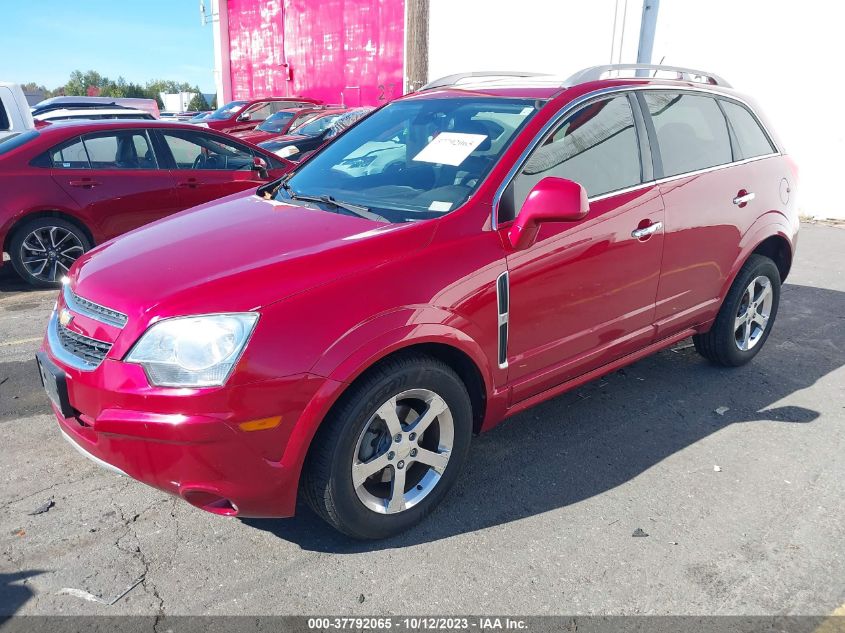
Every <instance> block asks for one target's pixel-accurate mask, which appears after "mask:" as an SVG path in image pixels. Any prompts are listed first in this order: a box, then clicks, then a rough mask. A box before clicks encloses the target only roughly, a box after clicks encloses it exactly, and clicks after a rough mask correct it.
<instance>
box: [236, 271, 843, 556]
mask: <svg viewBox="0 0 845 633" xmlns="http://www.w3.org/2000/svg"><path fill="white" fill-rule="evenodd" d="M843 315H845V293H843V292H838V291H834V290H827V289H822V288H813V287H808V286H796V285H789V284H787V285H785V286H784V289H783V293H782V300H781V307H780V311H779V314H778V321H777V323H776V325H775V328H774V330H773V332H772V335H771V336H770V338H769V340H768V341H767V344H766V346H765V348H764V349H763V350H762V351H761V352H760V354H759V355H758V356H757V357H756V358H755V360H754V361H753V362H751V363H750V364H748V365H746V366H744V367H740V368H736V369H726V368H720V367H715V366H713V365H711V364H709V363H708V362H706V361H705V360H704V359H703V358H701V357H700V356H699V355H698V354H697V353H696V352H695V350H694V349H692V348H691V347H686V348H684V349H677V348H676V349H673V350H665V351H663V352H661V353H659V354H657V355H654V356H651V357H649V358H646V359H643V360H641V361H639V362H638V363H635V364H634V365H631V366H629V367H627V368H625V369H623V370H620V371H618V372H615V373H613V374H610V375H609V376H606V377H604V378H601V379H598V380H596V381H593V382H592V383H590V384H588V385H585V386H584V387H582V388H580V389H578V390H576V391H573V392H569V393H567V394H564V395H562V396H560V397H558V398H555V399H553V400H550V401H548V402H545V403H543V404H541V405H539V406H537V407H535V408H533V409H531V410H528V411H526V412H524V413H522V414H520V415H517V416H514V417H513V418H511V419H510V420H508V421H506V422H505V423H503V424H502V425H500V426H499V427H497V428H496V429H494V430H493V431H491V432H490V433H487V434H484V435H482V436H480V437H477V438H474V440H473V444H472V447H471V451H470V457H469V460H468V464H467V467H466V468H465V470H464V472H463V474H462V475H461V478H460V480H459V483H458V484H457V485H456V486H455V489H454V490H453V491H452V492H451V493H450V494H449V495H448V496H447V498H446V499H445V500H444V502H443V503H442V504H441V505H440V507H438V508H437V509H435V510H434V512H433V513H432V515H431V516H430V517H429V518H428V519H426V520H425V521H424V522H423V523H422V524H420V525H419V526H417V527H416V528H414V529H412V530H410V531H409V532H407V533H405V534H402V535H399V536H397V537H394V538H391V539H387V540H384V541H378V542H357V541H353V540H351V539H349V538H347V537H345V536H343V535H340V534H338V533H337V532H335V531H334V530H333V529H331V528H330V527H328V526H327V525H326V524H325V523H323V522H322V521H321V520H320V519H319V518H317V517H316V515H315V514H314V513H313V512H311V511H310V509H308V508H307V507H306V506H305V505H304V504H302V503H300V507H299V508H297V516H296V517H295V518H293V519H278V520H268V519H263V520H255V519H251V520H250V519H245V520H244V523H245V524H247V525H250V526H252V527H254V528H256V529H260V530H267V531H270V532H272V533H273V534H275V535H276V536H278V537H279V538H282V539H285V540H288V541H292V542H294V543H296V544H298V545H299V546H301V547H302V548H303V549H306V550H314V551H320V552H332V553H355V552H363V551H370V550H378V549H391V548H397V547H403V546H406V545H413V544H419V543H425V542H430V541H436V540H439V539H442V538H447V537H449V536H452V535H455V534H461V533H466V532H471V531H475V530H479V529H483V528H487V527H490V526H494V525H499V524H502V523H507V522H510V521H516V520H519V519H522V518H524V517H527V516H532V515H536V514H541V513H544V512H547V511H549V510H553V509H558V508H563V507H566V506H568V505H570V504H574V503H576V502H578V501H581V500H584V499H588V498H590V497H593V496H595V495H600V494H602V493H603V492H606V491H608V490H611V489H613V488H615V487H616V486H619V485H621V484H623V483H625V482H626V481H628V480H630V479H632V478H633V477H636V476H637V475H639V474H640V473H642V472H643V471H645V470H647V469H649V468H650V467H652V466H654V465H655V464H657V463H658V462H660V461H662V460H664V459H666V458H667V457H668V456H670V455H672V454H673V453H675V452H677V451H680V450H682V449H684V448H686V447H687V446H690V445H692V444H695V443H696V442H698V441H699V440H701V439H703V438H705V437H707V436H708V435H710V434H711V433H715V432H717V431H719V430H721V429H723V428H725V427H727V426H729V425H732V424H741V423H743V422H749V421H757V420H770V421H772V423H773V424H777V423H796V424H801V423H808V422H812V421H813V420H815V419H816V418H817V417H818V416H819V413H818V412H817V411H814V410H812V409H805V408H802V407H798V406H774V407H773V406H772V405H775V404H776V403H778V402H780V401H781V400H783V399H784V398H785V397H787V396H789V395H790V394H792V393H794V392H796V391H799V390H801V389H805V388H807V387H809V386H811V385H813V384H814V383H815V382H816V381H818V380H819V379H820V378H822V377H824V376H826V375H827V374H829V373H830V372H832V371H834V370H836V369H837V368H839V367H841V366H842V365H843V364H845V327H843V326H845V323H844V322H843V320H842V319H843ZM687 343H688V342H687ZM679 347H680V346H679ZM720 407H728V409H729V410H728V411H722V409H721V408H720ZM717 409H719V411H722V414H719V413H717V412H716V410H717Z"/></svg>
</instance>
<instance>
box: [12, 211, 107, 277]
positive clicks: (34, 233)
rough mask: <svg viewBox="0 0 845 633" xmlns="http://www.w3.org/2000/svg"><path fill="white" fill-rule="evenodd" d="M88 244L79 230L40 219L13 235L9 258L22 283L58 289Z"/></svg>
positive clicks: (72, 225) (55, 221)
mask: <svg viewBox="0 0 845 633" xmlns="http://www.w3.org/2000/svg"><path fill="white" fill-rule="evenodd" d="M90 248H91V244H90V243H89V241H88V238H87V237H86V236H85V234H84V233H83V232H82V231H81V230H80V229H79V227H77V226H75V225H74V224H71V223H70V222H67V221H66V220H62V219H61V218H39V219H37V220H33V221H32V222H28V223H27V224H25V225H24V226H22V227H21V228H20V229H18V230H17V231H16V232H15V235H14V237H13V238H12V242H11V247H10V251H11V252H10V255H11V259H12V265H13V266H14V268H15V270H16V271H17V273H18V275H20V276H21V278H22V279H23V280H24V281H27V282H29V283H30V284H32V285H33V286H36V287H40V288H50V287H55V286H57V285H59V283H60V282H61V280H62V277H64V276H65V275H66V274H67V272H68V270H69V269H70V267H71V266H72V265H73V263H74V262H75V261H76V260H77V259H79V257H80V256H81V255H82V254H83V253H84V252H85V251H87V250H88V249H90Z"/></svg>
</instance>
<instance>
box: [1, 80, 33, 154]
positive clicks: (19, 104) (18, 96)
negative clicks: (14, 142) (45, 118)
mask: <svg viewBox="0 0 845 633" xmlns="http://www.w3.org/2000/svg"><path fill="white" fill-rule="evenodd" d="M34 127H35V122H34V121H33V120H32V114H31V113H30V111H29V104H28V103H27V102H26V97H24V94H23V90H21V87H20V86H19V85H17V84H11V83H5V82H0V140H2V139H4V138H7V137H9V136H15V135H17V134H20V133H21V132H26V131H27V130H31V129H33V128H34Z"/></svg>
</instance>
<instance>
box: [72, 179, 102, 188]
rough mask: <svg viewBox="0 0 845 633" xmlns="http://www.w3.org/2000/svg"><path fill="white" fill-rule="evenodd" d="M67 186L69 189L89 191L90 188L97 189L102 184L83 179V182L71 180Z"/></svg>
mask: <svg viewBox="0 0 845 633" xmlns="http://www.w3.org/2000/svg"><path fill="white" fill-rule="evenodd" d="M67 184H69V185H70V186H71V187H82V188H83V189H91V188H92V187H99V186H100V185H102V184H103V183H101V182H97V181H96V180H91V179H83V180H71V181H70V182H68V183H67Z"/></svg>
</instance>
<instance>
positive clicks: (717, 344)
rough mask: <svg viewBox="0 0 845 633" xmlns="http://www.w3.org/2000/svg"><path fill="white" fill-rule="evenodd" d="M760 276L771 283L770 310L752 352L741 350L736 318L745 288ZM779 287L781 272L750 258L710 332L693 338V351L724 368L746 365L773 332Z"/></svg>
mask: <svg viewBox="0 0 845 633" xmlns="http://www.w3.org/2000/svg"><path fill="white" fill-rule="evenodd" d="M761 276H762V277H767V278H768V279H769V281H770V282H771V291H772V306H771V311H770V313H769V318H768V321H767V322H766V326H765V328H764V329H763V333H762V335H761V337H760V339H759V340H758V341H757V343H756V344H755V345H754V346H753V347H751V349H747V350H741V349H740V348H739V346H738V345H737V340H736V330H735V327H734V326H735V319H736V318H737V317H738V314H739V311H740V310H741V309H742V307H743V297H744V296H745V291H746V288H747V287H748V286H749V285H750V284H751V282H752V280H754V279H756V278H757V277H761ZM780 285H781V281H780V272H779V271H778V268H777V266H776V265H775V263H774V262H773V261H772V260H771V259H769V258H768V257H764V256H763V255H756V254H755V255H751V257H749V258H748V261H746V262H745V264H743V266H742V268H741V269H740V271H739V273H738V274H737V276H736V279H734V282H733V284H731V288H730V290H729V291H728V294H727V296H726V297H725V300H724V302H723V303H722V307H721V308H720V309H719V314H718V315H717V316H716V320H715V321H714V322H713V326H712V327H711V328H710V331H708V332H705V333H704V334H697V335H695V336H693V337H692V341H693V344H694V345H695V349H696V351H698V353H699V354H701V355H702V356H704V358H706V359H707V360H709V361H711V362H712V363H715V364H716V365H721V366H723V367H739V366H740V365H744V364H745V363H747V362H749V361H750V360H751V359H752V358H754V357H755V356H756V355H757V354H758V353H759V352H760V350H761V349H762V348H763V345H764V344H765V343H766V340H767V339H768V338H769V333H770V332H771V331H772V326H773V325H774V323H775V317H776V316H777V311H778V305H779V304H780Z"/></svg>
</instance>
